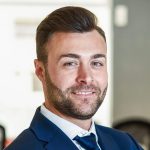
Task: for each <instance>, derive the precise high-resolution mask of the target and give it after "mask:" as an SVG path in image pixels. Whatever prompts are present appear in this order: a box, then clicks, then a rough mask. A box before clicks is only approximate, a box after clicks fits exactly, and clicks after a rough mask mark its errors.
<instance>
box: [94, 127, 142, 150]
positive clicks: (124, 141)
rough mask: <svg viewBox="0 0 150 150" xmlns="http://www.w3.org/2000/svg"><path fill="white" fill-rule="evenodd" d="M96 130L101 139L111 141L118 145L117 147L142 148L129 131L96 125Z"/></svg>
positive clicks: (136, 149) (135, 149)
mask: <svg viewBox="0 0 150 150" xmlns="http://www.w3.org/2000/svg"><path fill="white" fill-rule="evenodd" d="M96 132H97V134H98V135H99V137H101V138H102V139H103V141H104V140H105V141H107V142H110V141H112V142H114V143H116V144H117V145H119V147H122V149H123V148H124V149H129V147H132V148H133V149H134V150H142V148H141V147H140V146H139V144H138V143H137V142H136V141H135V139H134V138H133V137H132V136H131V135H130V134H129V133H126V132H124V131H120V130H116V129H113V128H110V127H105V126H101V125H96Z"/></svg>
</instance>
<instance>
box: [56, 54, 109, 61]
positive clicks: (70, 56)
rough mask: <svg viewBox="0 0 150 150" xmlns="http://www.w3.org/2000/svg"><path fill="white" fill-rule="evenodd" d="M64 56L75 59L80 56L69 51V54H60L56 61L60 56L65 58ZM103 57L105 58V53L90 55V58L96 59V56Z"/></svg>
mask: <svg viewBox="0 0 150 150" xmlns="http://www.w3.org/2000/svg"><path fill="white" fill-rule="evenodd" d="M65 57H68V58H76V59H80V58H81V56H80V55H78V54H73V53H69V54H62V55H61V56H60V57H59V58H58V61H59V60H60V59H62V58H65ZM102 57H103V58H105V59H106V55H105V54H95V55H93V56H91V59H96V58H102Z"/></svg>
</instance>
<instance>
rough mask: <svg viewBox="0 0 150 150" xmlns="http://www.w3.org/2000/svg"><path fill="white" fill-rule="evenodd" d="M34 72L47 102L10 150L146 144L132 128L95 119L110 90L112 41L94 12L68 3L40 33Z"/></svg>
mask: <svg viewBox="0 0 150 150" xmlns="http://www.w3.org/2000/svg"><path fill="white" fill-rule="evenodd" d="M36 50H37V59H36V60H35V62H34V63H35V72H36V75H37V76H38V78H39V79H40V81H41V82H42V85H43V91H44V96H45V102H44V104H43V105H42V106H41V107H39V108H38V109H37V111H36V113H35V116H34V118H33V120H32V123H31V125H30V127H29V128H28V129H26V130H25V131H23V132H22V133H21V134H20V135H19V136H18V137H17V138H16V140H14V142H13V143H12V144H11V145H10V146H9V147H8V148H6V149H5V150H78V149H80V150H141V149H142V148H141V147H140V146H139V145H138V144H137V143H136V142H135V140H134V139H133V138H132V137H131V136H130V135H129V134H127V133H123V132H119V131H116V130H113V129H110V128H107V127H103V126H99V125H96V124H95V123H94V121H93V120H92V116H93V115H94V114H95V113H96V111H97V110H98V108H99V106H100V105H101V103H102V102H103V99H104V97H105V94H106V90H107V84H108V83H107V55H106V54H107V46H106V38H105V34H104V31H103V30H102V29H101V28H100V27H98V26H97V20H96V17H95V16H94V14H92V13H91V12H90V11H88V10H86V9H84V8H80V7H71V6H70V7H63V8H60V9H57V10H55V11H54V12H52V13H51V14H50V15H48V16H47V17H46V18H45V19H44V20H43V21H42V22H41V23H40V25H39V26H38V28H37V34H36Z"/></svg>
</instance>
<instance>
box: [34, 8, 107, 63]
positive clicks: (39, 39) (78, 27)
mask: <svg viewBox="0 0 150 150" xmlns="http://www.w3.org/2000/svg"><path fill="white" fill-rule="evenodd" d="M94 29H95V30H97V31H98V32H99V33H100V35H101V36H102V37H103V38H104V40H105V41H106V37H105V33H104V31H103V30H102V29H101V28H100V27H99V26H98V25H97V18H96V16H95V15H94V14H93V13H92V12H90V11H89V10H87V9H85V8H82V7H75V6H67V7H62V8H59V9H57V10H55V11H53V12H52V13H50V14H49V15H48V16H47V17H46V18H45V19H44V20H43V21H42V22H41V23H40V24H39V26H38V27H37V31H36V53H37V59H38V60H40V61H42V62H43V63H46V62H47V50H46V48H45V45H46V44H47V41H48V39H49V38H50V37H51V36H52V34H53V33H55V32H77V33H83V32H88V31H92V30H94Z"/></svg>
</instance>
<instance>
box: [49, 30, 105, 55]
mask: <svg viewBox="0 0 150 150" xmlns="http://www.w3.org/2000/svg"><path fill="white" fill-rule="evenodd" d="M46 49H47V51H48V56H49V55H50V56H55V55H61V54H67V53H74V54H78V55H84V56H85V55H93V54H97V53H98V54H106V49H107V46H106V42H105V40H104V38H103V37H102V36H101V35H100V34H99V33H98V32H97V31H96V30H93V31H90V32H83V33H65V32H57V33H54V34H53V35H52V36H51V37H50V39H49V40H48V42H47V45H46Z"/></svg>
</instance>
